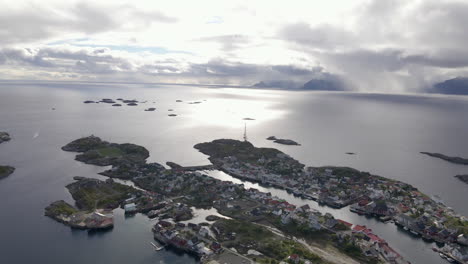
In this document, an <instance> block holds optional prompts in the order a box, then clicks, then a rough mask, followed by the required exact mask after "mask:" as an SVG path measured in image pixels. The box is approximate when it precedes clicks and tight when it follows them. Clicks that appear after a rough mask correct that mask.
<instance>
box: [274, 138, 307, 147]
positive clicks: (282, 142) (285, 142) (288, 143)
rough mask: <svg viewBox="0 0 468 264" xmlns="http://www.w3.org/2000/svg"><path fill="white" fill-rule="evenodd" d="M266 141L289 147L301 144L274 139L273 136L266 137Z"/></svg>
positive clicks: (289, 140)
mask: <svg viewBox="0 0 468 264" xmlns="http://www.w3.org/2000/svg"><path fill="white" fill-rule="evenodd" d="M267 140H272V141H273V142H275V143H278V144H282V145H291V146H300V145H301V144H299V143H297V142H296V141H294V140H291V139H283V138H276V137H275V136H270V137H267Z"/></svg>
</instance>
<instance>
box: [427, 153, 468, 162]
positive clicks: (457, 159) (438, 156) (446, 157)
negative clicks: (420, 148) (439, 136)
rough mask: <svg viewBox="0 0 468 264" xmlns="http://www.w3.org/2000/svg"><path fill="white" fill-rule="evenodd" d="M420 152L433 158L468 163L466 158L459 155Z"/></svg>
mask: <svg viewBox="0 0 468 264" xmlns="http://www.w3.org/2000/svg"><path fill="white" fill-rule="evenodd" d="M420 153H421V154H424V155H428V156H431V157H434V158H439V159H442V160H445V161H448V162H450V163H455V164H461V165H468V159H465V158H461V157H450V156H446V155H444V154H440V153H431V152H420Z"/></svg>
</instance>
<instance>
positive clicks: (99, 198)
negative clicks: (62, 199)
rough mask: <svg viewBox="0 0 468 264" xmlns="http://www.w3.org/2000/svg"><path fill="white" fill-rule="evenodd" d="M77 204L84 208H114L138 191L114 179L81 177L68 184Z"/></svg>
mask: <svg viewBox="0 0 468 264" xmlns="http://www.w3.org/2000/svg"><path fill="white" fill-rule="evenodd" d="M67 188H68V190H69V191H70V193H71V195H72V197H73V199H74V200H75V201H76V205H77V207H78V208H79V209H82V210H94V209H96V208H109V209H113V208H116V207H118V206H119V204H120V203H121V202H123V201H124V200H125V199H127V198H128V197H129V196H130V195H131V194H135V193H137V192H138V191H137V190H136V189H134V188H132V187H130V186H127V185H123V184H120V183H115V182H112V181H106V182H103V181H99V180H96V179H87V178H84V179H80V180H79V181H77V182H74V183H72V184H69V185H67Z"/></svg>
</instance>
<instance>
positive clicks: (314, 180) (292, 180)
mask: <svg viewBox="0 0 468 264" xmlns="http://www.w3.org/2000/svg"><path fill="white" fill-rule="evenodd" d="M286 160H287V159H286ZM270 162H271V160H268V159H264V158H260V159H258V160H257V161H256V162H251V163H244V162H239V161H238V160H237V158H236V157H234V156H229V157H224V158H223V159H221V160H220V161H219V164H220V165H219V166H220V167H221V168H222V170H223V171H225V172H227V173H229V174H231V175H233V176H236V177H238V178H243V179H247V180H250V181H256V182H260V183H263V184H266V185H272V186H275V187H279V188H282V189H285V190H287V191H289V192H292V193H293V194H295V195H297V196H301V197H303V198H308V199H312V200H316V201H318V202H319V203H322V204H326V205H328V206H330V207H334V208H342V207H345V206H348V205H350V210H351V211H352V212H356V213H358V214H365V215H369V216H375V217H378V218H379V219H381V220H383V221H390V220H394V221H395V223H396V224H397V225H400V226H402V227H403V228H404V229H405V230H408V232H411V233H413V234H415V235H418V236H421V237H422V238H423V239H425V240H429V241H436V242H440V243H457V242H458V240H459V239H458V238H459V237H460V236H463V235H467V234H464V233H463V232H465V231H466V227H464V226H466V223H467V219H466V218H465V217H464V216H461V215H458V214H456V213H455V212H454V211H453V210H451V209H450V208H448V207H446V206H445V205H444V204H443V203H441V202H438V201H435V200H434V199H431V198H429V197H428V196H426V195H424V194H422V193H421V192H419V191H418V190H417V189H415V188H414V187H412V186H411V185H409V184H406V183H403V182H399V181H395V180H391V179H386V178H383V177H379V176H375V175H371V174H369V173H366V172H359V171H357V170H354V169H351V168H341V167H322V168H311V167H308V168H305V169H304V170H303V171H302V172H301V173H298V172H296V173H295V174H292V175H290V177H284V175H280V174H275V173H272V172H271V171H270V170H269V169H268V168H267V167H266V166H265V164H269V163H270ZM275 162H276V160H275ZM277 166H280V165H277ZM457 223H458V225H457ZM463 223H465V224H463ZM461 246H462V248H463V247H465V245H463V244H461Z"/></svg>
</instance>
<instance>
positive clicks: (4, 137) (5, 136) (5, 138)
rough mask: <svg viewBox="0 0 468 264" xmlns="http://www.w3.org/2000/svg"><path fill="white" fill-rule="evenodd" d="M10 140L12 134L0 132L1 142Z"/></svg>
mask: <svg viewBox="0 0 468 264" xmlns="http://www.w3.org/2000/svg"><path fill="white" fill-rule="evenodd" d="M10 140H11V137H10V134H8V133H7V132H0V144H2V143H3V142H6V141H10Z"/></svg>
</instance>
